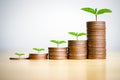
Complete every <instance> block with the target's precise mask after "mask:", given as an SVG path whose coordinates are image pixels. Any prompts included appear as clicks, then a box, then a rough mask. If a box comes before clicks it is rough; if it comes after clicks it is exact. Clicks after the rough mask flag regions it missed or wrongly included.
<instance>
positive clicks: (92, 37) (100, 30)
mask: <svg viewBox="0 0 120 80" xmlns="http://www.w3.org/2000/svg"><path fill="white" fill-rule="evenodd" d="M87 38H88V44H87V45H88V59H105V58H106V34H105V22H104V21H90V22H87Z"/></svg>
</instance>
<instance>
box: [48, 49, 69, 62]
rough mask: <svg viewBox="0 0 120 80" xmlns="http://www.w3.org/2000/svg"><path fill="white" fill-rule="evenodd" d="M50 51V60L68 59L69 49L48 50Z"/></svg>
mask: <svg viewBox="0 0 120 80" xmlns="http://www.w3.org/2000/svg"><path fill="white" fill-rule="evenodd" d="M48 49H49V59H53V60H61V59H67V55H68V54H67V49H68V48H67V47H65V48H48Z"/></svg>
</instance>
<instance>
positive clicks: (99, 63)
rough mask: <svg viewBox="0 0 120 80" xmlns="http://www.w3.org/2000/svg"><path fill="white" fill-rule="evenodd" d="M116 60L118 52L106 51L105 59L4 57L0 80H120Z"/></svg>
mask: <svg viewBox="0 0 120 80" xmlns="http://www.w3.org/2000/svg"><path fill="white" fill-rule="evenodd" d="M113 54H116V55H113ZM4 56H6V55H4ZM4 56H3V55H2V58H4ZM0 58H1V57H0ZM119 60H120V59H119V52H109V53H108V55H107V59H106V60H37V61H35V60H16V61H15V60H7V58H5V59H0V80H120V76H119V74H120V62H119Z"/></svg>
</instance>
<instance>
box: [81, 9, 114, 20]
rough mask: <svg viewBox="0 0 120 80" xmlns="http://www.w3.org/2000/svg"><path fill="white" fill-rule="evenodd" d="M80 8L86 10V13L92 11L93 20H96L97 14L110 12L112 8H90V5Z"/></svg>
mask: <svg viewBox="0 0 120 80" xmlns="http://www.w3.org/2000/svg"><path fill="white" fill-rule="evenodd" d="M81 10H83V11H85V12H88V13H92V14H94V15H95V20H96V21H97V18H98V15H101V14H104V13H112V10H110V9H107V8H104V9H99V10H98V9H97V8H95V9H94V8H90V7H85V8H81Z"/></svg>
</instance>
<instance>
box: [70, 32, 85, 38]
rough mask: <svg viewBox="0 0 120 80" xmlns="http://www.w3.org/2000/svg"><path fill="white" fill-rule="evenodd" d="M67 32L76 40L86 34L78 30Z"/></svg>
mask: <svg viewBox="0 0 120 80" xmlns="http://www.w3.org/2000/svg"><path fill="white" fill-rule="evenodd" d="M68 34H70V35H73V36H75V37H76V39H77V40H78V38H79V37H81V36H85V35H86V33H84V32H81V33H78V32H68Z"/></svg>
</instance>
